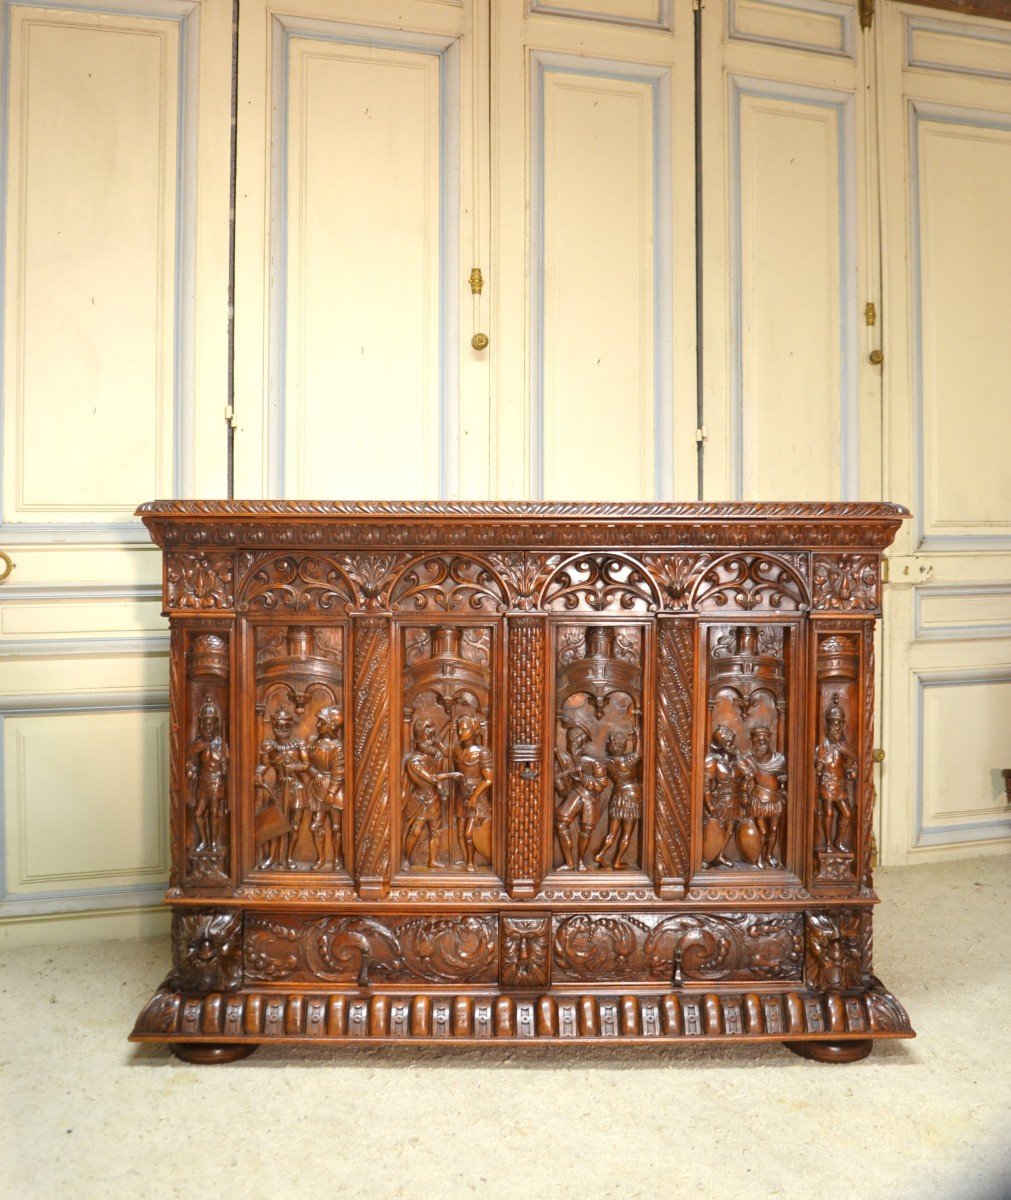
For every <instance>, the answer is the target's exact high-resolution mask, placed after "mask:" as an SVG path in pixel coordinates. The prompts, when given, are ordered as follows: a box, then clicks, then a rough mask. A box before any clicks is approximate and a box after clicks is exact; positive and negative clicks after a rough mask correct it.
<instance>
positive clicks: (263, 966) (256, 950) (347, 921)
mask: <svg viewBox="0 0 1011 1200" xmlns="http://www.w3.org/2000/svg"><path fill="white" fill-rule="evenodd" d="M244 958H245V974H246V979H247V980H249V981H250V982H254V983H280V982H284V983H312V982H326V983H340V984H348V985H356V986H358V987H369V986H371V985H372V984H374V983H410V982H413V981H419V980H421V981H425V982H428V983H455V984H467V983H493V982H494V981H495V979H496V977H497V974H498V920H497V918H496V917H494V916H452V917H445V916H431V917H427V916H426V917H407V918H403V917H399V918H398V917H390V918H380V917H356V916H348V917H316V918H313V917H293V918H289V919H284V918H282V917H280V916H276V917H275V916H263V915H260V914H251V915H250V916H248V917H247V918H246V933H245V945H244Z"/></svg>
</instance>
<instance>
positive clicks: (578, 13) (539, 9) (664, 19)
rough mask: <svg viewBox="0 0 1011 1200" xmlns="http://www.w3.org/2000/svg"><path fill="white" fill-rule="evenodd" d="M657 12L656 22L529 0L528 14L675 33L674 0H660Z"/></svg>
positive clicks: (539, 0) (643, 18)
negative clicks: (572, 18)
mask: <svg viewBox="0 0 1011 1200" xmlns="http://www.w3.org/2000/svg"><path fill="white" fill-rule="evenodd" d="M657 11H658V12H659V14H660V16H659V19H658V20H656V21H650V20H649V19H648V18H645V17H626V16H623V15H622V14H621V13H597V12H588V11H587V10H586V9H584V8H578V7H576V6H575V5H565V6H562V5H560V4H559V5H555V4H544V3H543V2H542V0H528V3H527V12H528V13H530V15H531V16H543V17H574V18H575V19H576V20H579V21H593V22H595V23H597V24H600V25H632V26H635V27H636V28H638V29H665V30H666V31H667V32H668V33H673V32H674V0H658V2H657Z"/></svg>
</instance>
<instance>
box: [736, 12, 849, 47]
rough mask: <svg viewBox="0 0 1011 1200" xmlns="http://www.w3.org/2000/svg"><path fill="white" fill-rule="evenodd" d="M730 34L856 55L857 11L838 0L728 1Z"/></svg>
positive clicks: (750, 40) (761, 41) (789, 45)
mask: <svg viewBox="0 0 1011 1200" xmlns="http://www.w3.org/2000/svg"><path fill="white" fill-rule="evenodd" d="M727 36H728V37H729V38H732V39H733V40H735V41H743V42H759V43H761V44H763V45H767V46H781V47H790V48H791V49H794V50H806V51H808V52H809V53H811V54H832V55H836V56H838V57H841V58H854V57H855V55H856V41H857V13H856V9H855V8H854V7H853V5H852V4H838V3H835V0H727Z"/></svg>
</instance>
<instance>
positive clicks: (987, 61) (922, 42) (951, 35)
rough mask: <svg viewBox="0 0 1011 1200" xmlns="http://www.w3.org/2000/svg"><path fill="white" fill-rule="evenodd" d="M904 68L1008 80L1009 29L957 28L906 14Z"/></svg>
mask: <svg viewBox="0 0 1011 1200" xmlns="http://www.w3.org/2000/svg"><path fill="white" fill-rule="evenodd" d="M905 29H906V66H907V67H910V68H912V69H914V70H924V71H931V70H942V71H953V72H955V73H957V74H965V75H978V76H981V77H982V78H989V79H1011V65H1009V55H1008V52H1009V49H1011V30H1009V29H1008V28H1007V27H1006V25H1005V26H1002V25H997V24H996V23H994V24H982V23H978V24H976V25H973V26H968V27H967V26H965V25H960V24H958V23H957V22H954V21H950V20H949V21H944V20H939V19H937V18H936V17H931V16H913V15H907V16H906V18H905Z"/></svg>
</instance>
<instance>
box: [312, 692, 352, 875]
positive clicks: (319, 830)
mask: <svg viewBox="0 0 1011 1200" xmlns="http://www.w3.org/2000/svg"><path fill="white" fill-rule="evenodd" d="M343 727H344V714H343V712H341V710H340V709H339V708H337V707H336V706H334V707H327V708H321V709H320V710H319V712H318V713H317V714H316V733H315V734H314V735H313V737H311V738H310V739H309V741H308V744H307V745H306V753H307V755H308V758H309V803H310V807H311V811H312V822H311V824H310V826H309V830H310V832H311V834H312V844H313V847H314V849H315V851H316V862H315V864H314V866H313V869H314V870H318V869H319V868H320V867H322V866H323V864H324V851H325V850H326V835H327V830H328V829H329V831H330V842H331V845H332V846H333V869H334V870H335V871H336V870H339V869H340V867H341V866H343V858H342V855H341V840H342V839H341V834H342V828H343V815H344V734H343Z"/></svg>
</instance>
